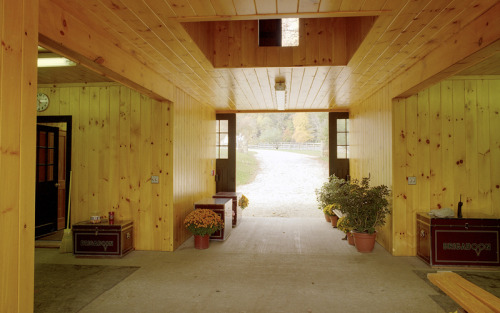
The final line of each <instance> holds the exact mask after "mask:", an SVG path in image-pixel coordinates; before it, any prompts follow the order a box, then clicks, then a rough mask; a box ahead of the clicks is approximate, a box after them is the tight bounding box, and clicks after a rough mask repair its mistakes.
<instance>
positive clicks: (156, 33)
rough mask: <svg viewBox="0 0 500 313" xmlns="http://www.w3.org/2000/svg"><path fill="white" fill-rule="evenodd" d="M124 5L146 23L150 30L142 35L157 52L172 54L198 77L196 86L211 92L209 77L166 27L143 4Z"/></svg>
mask: <svg viewBox="0 0 500 313" xmlns="http://www.w3.org/2000/svg"><path fill="white" fill-rule="evenodd" d="M125 3H127V5H128V7H129V9H130V10H133V12H134V13H135V14H136V16H137V17H138V18H140V19H141V20H142V21H143V23H146V25H147V27H148V29H149V30H150V31H148V32H146V33H145V34H144V35H143V36H144V38H145V39H146V40H147V41H148V42H150V43H151V44H154V46H155V47H156V48H157V49H158V51H162V52H164V53H167V54H169V55H172V54H171V52H173V53H174V55H175V56H177V57H178V58H180V59H181V60H182V62H183V63H185V64H186V65H187V66H188V68H189V70H188V71H192V72H194V73H196V74H197V75H198V79H197V80H198V81H199V82H198V84H199V85H200V86H202V87H204V88H209V90H207V91H211V90H212V88H213V87H214V86H215V85H216V83H215V82H214V81H212V80H211V76H210V75H208V73H207V72H206V71H205V70H204V68H203V67H202V66H201V65H200V64H199V63H198V61H197V60H196V59H195V58H193V57H192V56H191V54H190V52H189V51H188V50H187V49H186V48H185V46H183V45H182V44H181V43H180V42H179V40H178V39H177V38H176V37H175V36H174V35H173V34H172V32H171V31H170V30H169V29H168V27H165V26H166V25H164V24H163V23H162V21H161V20H160V19H159V18H158V16H156V14H154V12H153V11H151V10H149V8H148V7H147V6H146V5H144V4H143V3H140V2H136V1H135V0H125ZM210 87H212V88H210ZM216 94H218V93H216Z"/></svg>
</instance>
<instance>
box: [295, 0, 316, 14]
mask: <svg viewBox="0 0 500 313" xmlns="http://www.w3.org/2000/svg"><path fill="white" fill-rule="evenodd" d="M320 2H321V1H320V0H300V1H299V12H300V13H303V12H318V11H319V3H320Z"/></svg>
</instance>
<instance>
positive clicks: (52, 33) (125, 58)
mask: <svg viewBox="0 0 500 313" xmlns="http://www.w3.org/2000/svg"><path fill="white" fill-rule="evenodd" d="M39 14H40V17H41V18H40V25H39V41H40V44H41V45H42V46H44V47H45V48H48V49H50V50H52V51H54V52H57V53H59V54H61V55H64V56H65V57H67V58H69V59H71V60H73V61H75V62H78V63H80V64H82V65H83V66H85V67H87V68H89V69H91V70H94V71H96V72H97V73H100V74H101V75H104V76H106V77H109V78H111V79H113V80H115V81H117V82H120V83H122V84H123V85H125V86H128V87H130V88H132V89H135V90H137V91H139V92H140V93H142V94H145V95H148V96H149V97H151V98H153V99H156V100H160V101H163V100H172V99H173V92H174V85H173V84H172V83H171V82H170V81H168V80H167V79H166V78H165V77H163V76H162V75H160V74H158V73H157V72H156V71H154V70H153V69H152V67H151V66H149V65H148V64H147V63H145V62H140V61H139V60H138V59H137V58H136V57H135V56H133V55H131V54H130V53H128V52H126V51H125V50H123V49H121V48H120V46H119V45H118V44H115V43H113V42H110V40H108V38H107V37H106V36H104V35H103V34H102V32H103V30H95V29H92V28H90V27H89V26H88V25H86V24H85V23H84V22H82V21H80V20H79V19H78V18H76V17H75V16H73V15H72V14H70V13H69V12H67V11H65V10H64V9H62V8H61V7H59V6H58V5H57V4H55V3H54V2H52V1H51V0H40V11H39Z"/></svg>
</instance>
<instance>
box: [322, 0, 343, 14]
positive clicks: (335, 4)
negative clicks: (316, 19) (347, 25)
mask: <svg viewBox="0 0 500 313" xmlns="http://www.w3.org/2000/svg"><path fill="white" fill-rule="evenodd" d="M341 4H342V0H322V1H321V3H320V5H319V12H338V11H340V5H341Z"/></svg>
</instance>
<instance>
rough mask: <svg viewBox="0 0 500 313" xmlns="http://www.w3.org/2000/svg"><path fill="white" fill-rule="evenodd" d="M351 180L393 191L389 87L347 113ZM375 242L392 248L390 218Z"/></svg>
mask: <svg viewBox="0 0 500 313" xmlns="http://www.w3.org/2000/svg"><path fill="white" fill-rule="evenodd" d="M349 118H350V123H351V124H350V136H351V137H350V138H351V158H350V160H349V162H350V165H349V166H350V172H351V177H352V178H357V179H361V178H363V177H370V178H371V185H381V184H384V185H387V186H389V188H392V148H391V147H392V135H391V134H392V127H391V123H392V108H391V100H390V96H389V92H388V87H384V88H382V89H381V90H380V91H378V92H377V93H375V94H374V95H373V96H372V97H370V98H369V99H368V100H366V101H363V102H361V103H359V104H356V105H353V106H352V108H351V111H350V114H349ZM377 241H378V242H379V243H380V244H381V245H382V246H383V247H384V248H386V249H387V250H388V251H391V249H392V224H391V217H390V216H389V217H388V218H387V223H386V225H385V226H384V227H382V228H381V229H379V230H378V233H377Z"/></svg>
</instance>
